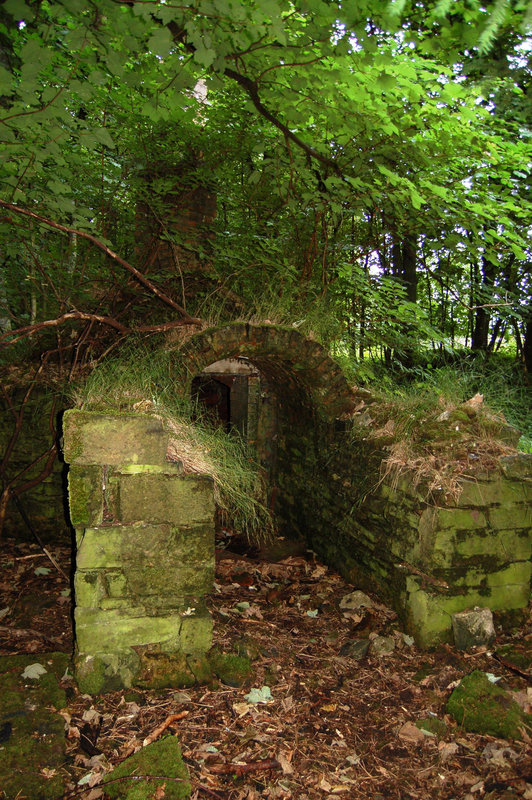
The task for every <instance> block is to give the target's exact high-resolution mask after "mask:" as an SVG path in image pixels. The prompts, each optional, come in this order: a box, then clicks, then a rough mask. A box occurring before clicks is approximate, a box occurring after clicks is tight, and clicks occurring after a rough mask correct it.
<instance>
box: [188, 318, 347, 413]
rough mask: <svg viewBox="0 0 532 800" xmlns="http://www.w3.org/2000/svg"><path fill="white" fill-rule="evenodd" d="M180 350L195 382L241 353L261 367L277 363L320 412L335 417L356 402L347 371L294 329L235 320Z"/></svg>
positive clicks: (200, 335) (191, 339)
mask: <svg viewBox="0 0 532 800" xmlns="http://www.w3.org/2000/svg"><path fill="white" fill-rule="evenodd" d="M180 352H181V357H182V360H183V363H184V365H185V367H186V370H187V373H188V376H189V380H190V381H191V380H192V378H193V376H194V375H197V374H198V372H201V371H202V370H203V369H205V367H207V366H208V365H209V364H213V363H215V362H216V361H220V360H222V359H224V358H238V357H239V356H240V357H246V358H248V359H249V360H250V361H251V362H252V363H256V365H257V367H258V368H259V369H261V368H262V369H264V367H265V365H271V364H273V363H275V362H278V363H279V366H282V368H283V372H285V373H288V374H290V375H293V377H294V378H295V379H296V380H297V382H298V383H299V384H301V385H302V386H303V387H304V388H305V389H306V390H307V391H308V394H309V396H310V397H311V399H312V401H313V404H314V406H315V407H316V410H317V411H318V412H319V413H320V415H321V416H325V417H326V418H328V419H334V418H336V417H339V416H341V415H342V414H345V413H348V412H349V411H351V410H352V408H353V406H354V396H353V393H352V391H351V389H350V388H349V386H348V383H347V380H346V378H345V375H344V374H343V372H342V370H341V369H340V367H339V366H338V365H337V364H336V363H335V362H334V361H333V360H332V359H331V357H330V356H329V354H328V352H327V350H325V348H324V347H322V346H321V345H320V344H318V343H317V342H314V341H312V340H310V339H307V338H306V337H305V336H303V335H302V334H301V333H299V332H298V331H297V330H294V329H293V328H286V327H283V326H281V325H271V324H264V325H253V324H251V323H245V322H239V323H232V324H230V325H223V326H220V327H219V328H209V329H207V330H205V331H201V332H200V333H197V334H195V335H194V336H192V337H191V338H190V339H189V340H188V341H187V342H186V343H185V344H184V345H183V346H182V347H181V348H180ZM266 369H267V367H266ZM274 372H275V370H274Z"/></svg>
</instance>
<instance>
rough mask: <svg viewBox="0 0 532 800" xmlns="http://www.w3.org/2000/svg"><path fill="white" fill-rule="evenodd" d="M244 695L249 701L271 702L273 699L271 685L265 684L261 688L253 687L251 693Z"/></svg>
mask: <svg viewBox="0 0 532 800" xmlns="http://www.w3.org/2000/svg"><path fill="white" fill-rule="evenodd" d="M244 697H245V698H246V700H247V701H248V703H255V704H256V703H269V702H270V701H271V700H273V697H272V693H271V691H270V687H269V686H263V687H262V688H261V689H251V691H250V692H249V694H245V695H244Z"/></svg>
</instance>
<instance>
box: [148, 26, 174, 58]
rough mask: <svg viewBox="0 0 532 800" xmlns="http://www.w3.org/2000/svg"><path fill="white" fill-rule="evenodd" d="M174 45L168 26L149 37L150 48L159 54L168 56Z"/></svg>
mask: <svg viewBox="0 0 532 800" xmlns="http://www.w3.org/2000/svg"><path fill="white" fill-rule="evenodd" d="M173 47H174V42H173V39H172V35H171V33H170V31H169V30H168V28H166V27H164V28H159V29H158V30H156V31H155V33H154V34H153V35H152V36H150V38H149V39H148V49H149V51H150V52H151V53H155V55H157V56H167V55H168V53H169V52H170V51H171V50H172V48H173Z"/></svg>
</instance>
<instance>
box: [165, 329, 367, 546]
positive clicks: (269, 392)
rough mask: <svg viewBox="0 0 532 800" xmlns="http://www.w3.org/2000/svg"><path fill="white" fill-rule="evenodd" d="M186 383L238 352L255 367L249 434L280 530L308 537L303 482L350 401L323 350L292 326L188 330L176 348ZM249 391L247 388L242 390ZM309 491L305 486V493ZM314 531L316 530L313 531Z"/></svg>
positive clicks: (309, 515)
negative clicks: (255, 421)
mask: <svg viewBox="0 0 532 800" xmlns="http://www.w3.org/2000/svg"><path fill="white" fill-rule="evenodd" d="M180 356H181V361H180V367H181V368H183V367H184V368H185V371H186V374H187V389H188V387H189V386H190V385H192V384H193V382H194V381H197V376H198V375H205V374H206V372H205V371H206V368H209V366H210V365H212V364H221V363H226V362H227V360H231V359H232V360H234V363H235V365H236V366H237V365H238V364H239V363H240V362H241V360H242V359H245V360H246V361H247V362H249V363H250V364H251V365H253V367H255V368H256V369H257V370H258V372H259V374H260V382H261V383H260V387H261V388H260V389H259V392H258V394H259V398H257V389H256V386H255V385H254V386H253V401H254V402H255V403H258V406H259V407H258V410H257V416H258V425H257V426H256V431H255V434H254V437H251V438H252V439H253V444H254V445H255V447H256V449H257V455H258V458H259V461H260V462H261V464H262V466H263V469H264V475H265V476H266V479H267V483H268V490H269V502H270V506H271V508H272V510H273V511H274V514H275V518H276V525H277V527H278V529H279V530H280V532H281V533H283V534H285V535H288V536H289V537H299V538H303V539H305V540H307V541H308V542H310V541H311V539H312V536H313V533H314V531H313V520H315V519H316V515H315V513H314V512H313V510H312V508H311V507H310V506H309V486H310V485H312V481H313V480H316V479H318V480H319V476H320V475H322V474H323V465H322V463H321V461H322V453H323V447H322V444H323V441H324V440H327V439H329V438H330V435H329V434H330V432H331V430H332V428H333V424H334V421H335V420H337V419H338V418H339V417H341V416H342V415H345V414H348V413H349V412H350V411H351V410H352V408H353V406H354V402H355V398H354V395H353V392H352V390H351V389H350V387H349V385H348V383H347V380H346V378H345V375H344V374H343V372H342V370H341V368H340V367H339V366H338V364H336V363H335V362H334V361H333V359H332V358H331V357H330V355H329V353H328V352H327V350H326V349H325V348H324V347H323V346H322V345H320V344H318V343H317V342H314V341H312V340H310V339H308V338H306V337H305V336H303V335H302V334H301V333H300V332H299V331H297V330H295V329H294V328H289V327H284V326H281V325H273V324H266V323H265V324H260V325H254V324H251V323H245V322H237V323H233V324H230V325H224V326H221V327H218V328H211V329H208V330H205V331H202V332H201V333H198V334H196V335H194V336H192V337H191V338H190V339H188V340H187V341H186V343H184V345H182V346H181V348H180ZM250 396H251V392H250ZM310 496H312V493H310ZM316 533H317V532H316Z"/></svg>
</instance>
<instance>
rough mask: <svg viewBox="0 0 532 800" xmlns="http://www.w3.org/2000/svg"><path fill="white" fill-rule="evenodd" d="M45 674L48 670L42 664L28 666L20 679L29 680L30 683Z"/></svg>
mask: <svg viewBox="0 0 532 800" xmlns="http://www.w3.org/2000/svg"><path fill="white" fill-rule="evenodd" d="M47 672H48V670H47V669H46V668H45V667H43V665H42V664H39V663H36V664H28V666H27V667H26V669H25V670H24V672H23V673H22V677H23V678H24V679H25V680H26V679H27V678H29V679H30V680H31V681H38V680H39V678H40V677H41V675H46V673H47Z"/></svg>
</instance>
